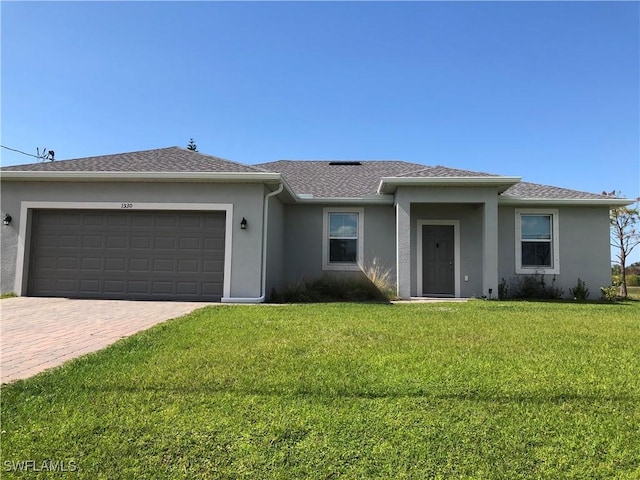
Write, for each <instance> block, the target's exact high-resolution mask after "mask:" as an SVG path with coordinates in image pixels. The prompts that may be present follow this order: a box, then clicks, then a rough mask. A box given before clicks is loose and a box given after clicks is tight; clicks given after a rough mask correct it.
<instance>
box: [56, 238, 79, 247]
mask: <svg viewBox="0 0 640 480" xmlns="http://www.w3.org/2000/svg"><path fill="white" fill-rule="evenodd" d="M78 246H80V238H78V235H60V236H59V237H58V248H78Z"/></svg>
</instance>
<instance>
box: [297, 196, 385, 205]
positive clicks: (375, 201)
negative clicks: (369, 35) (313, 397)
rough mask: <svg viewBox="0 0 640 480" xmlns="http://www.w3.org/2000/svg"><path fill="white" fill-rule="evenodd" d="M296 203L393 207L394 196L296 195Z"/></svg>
mask: <svg viewBox="0 0 640 480" xmlns="http://www.w3.org/2000/svg"><path fill="white" fill-rule="evenodd" d="M295 202H296V203H302V204H329V205H337V204H340V205H393V202H394V198H393V195H367V196H364V197H314V196H306V195H304V194H300V195H296V198H295Z"/></svg>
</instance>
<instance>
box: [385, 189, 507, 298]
mask: <svg viewBox="0 0 640 480" xmlns="http://www.w3.org/2000/svg"><path fill="white" fill-rule="evenodd" d="M497 202H498V189H497V188H496V187H429V188H425V187H399V188H398V189H397V191H396V212H397V226H396V232H397V238H398V240H397V243H398V255H397V259H398V260H397V261H398V267H397V268H398V296H400V297H402V298H408V297H410V296H419V295H421V293H419V292H418V291H417V263H416V257H417V253H416V243H417V238H416V229H417V220H419V219H418V218H417V217H415V216H414V215H413V209H415V208H420V207H419V205H421V204H427V205H432V206H431V207H428V208H429V209H430V211H429V212H422V213H421V215H422V214H424V215H426V216H427V217H428V216H429V215H431V212H434V214H436V212H438V209H443V211H446V209H448V208H452V207H453V206H456V205H470V206H473V207H475V208H477V209H478V215H479V218H480V222H481V223H480V229H479V230H477V229H476V230H474V227H473V226H472V225H473V224H472V223H469V222H468V221H467V222H466V226H465V235H466V237H465V238H467V239H469V238H472V239H475V241H474V242H473V243H474V245H473V248H474V249H477V250H478V251H479V252H480V255H481V257H480V258H481V261H482V269H481V271H480V274H481V283H480V284H477V283H476V282H475V277H476V272H475V271H474V269H475V268H476V267H472V265H473V262H465V267H466V268H467V269H469V271H470V272H471V273H470V275H471V274H473V277H474V280H473V283H469V282H471V278H472V277H471V276H470V279H469V282H465V281H464V273H463V272H462V271H460V280H459V282H460V286H459V287H460V295H461V296H465V292H466V293H467V294H468V295H469V296H470V295H472V294H474V293H473V292H475V291H477V290H478V285H480V289H479V292H481V293H480V294H481V295H486V294H487V292H488V290H489V289H491V290H492V292H494V293H497V290H498V288H497V287H498V247H497V242H498V234H497V232H498V225H497V221H498V213H497V212H498V210H497V208H498V207H497ZM434 205H435V206H434ZM451 214H455V212H451ZM430 219H431V220H432V219H436V218H425V220H430ZM446 220H460V219H459V218H447V219H446ZM460 229H461V230H462V223H461V226H460ZM461 242H462V232H461ZM466 245H467V246H469V247H471V245H470V244H469V243H467V244H466ZM464 251H465V254H466V255H470V253H469V252H468V251H467V250H464ZM462 252H463V249H462V245H461V252H460V255H461V256H462V255H463V254H462ZM460 267H461V268H462V264H461V265H460Z"/></svg>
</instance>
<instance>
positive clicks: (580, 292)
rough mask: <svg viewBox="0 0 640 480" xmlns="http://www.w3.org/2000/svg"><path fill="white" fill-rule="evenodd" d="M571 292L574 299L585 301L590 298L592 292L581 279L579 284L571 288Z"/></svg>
mask: <svg viewBox="0 0 640 480" xmlns="http://www.w3.org/2000/svg"><path fill="white" fill-rule="evenodd" d="M569 293H570V294H571V296H572V297H573V298H574V300H578V301H579V302H584V301H585V300H586V299H587V298H589V294H590V292H589V289H588V288H587V284H586V283H584V282H583V281H582V280H580V279H578V284H577V285H576V286H575V287H573V288H570V289H569Z"/></svg>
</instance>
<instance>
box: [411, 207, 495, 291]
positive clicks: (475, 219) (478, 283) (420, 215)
mask: <svg viewBox="0 0 640 480" xmlns="http://www.w3.org/2000/svg"><path fill="white" fill-rule="evenodd" d="M482 214H483V209H482V207H480V206H479V205H476V204H461V205H443V204H437V203H420V204H415V205H413V206H412V207H411V225H412V226H413V228H412V232H411V258H412V259H414V261H412V262H411V292H412V296H419V295H420V294H419V293H418V291H417V286H416V283H417V276H418V263H417V260H416V259H417V249H418V248H419V245H418V242H417V230H418V229H417V225H418V221H428V220H458V221H459V222H460V258H459V259H457V260H458V261H459V262H460V276H461V279H460V296H462V297H479V296H481V295H482V263H483V256H482V248H481V247H482Z"/></svg>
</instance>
